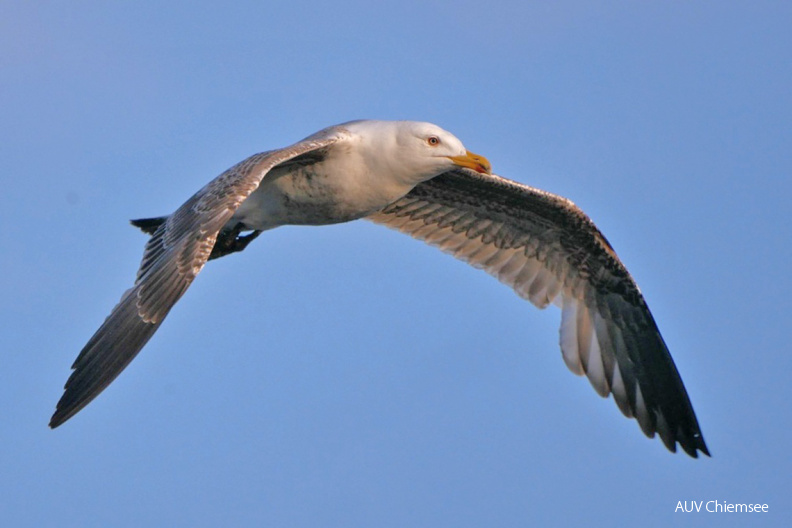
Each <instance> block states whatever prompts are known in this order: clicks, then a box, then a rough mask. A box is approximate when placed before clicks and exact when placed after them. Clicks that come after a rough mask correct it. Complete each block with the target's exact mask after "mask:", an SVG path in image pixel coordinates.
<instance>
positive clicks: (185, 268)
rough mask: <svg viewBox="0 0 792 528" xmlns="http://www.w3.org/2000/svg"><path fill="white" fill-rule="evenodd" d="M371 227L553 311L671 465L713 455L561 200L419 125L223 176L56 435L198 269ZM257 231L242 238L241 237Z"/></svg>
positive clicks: (172, 219)
mask: <svg viewBox="0 0 792 528" xmlns="http://www.w3.org/2000/svg"><path fill="white" fill-rule="evenodd" d="M359 218H366V219H369V220H371V221H374V222H376V223H380V224H383V225H387V226H389V227H392V228H394V229H398V230H400V231H402V232H405V233H407V234H410V235H412V236H413V237H415V238H418V239H421V240H424V241H426V242H427V243H429V244H431V245H434V246H436V247H438V248H440V249H442V250H443V251H446V252H448V253H451V254H452V255H454V256H456V257H457V258H460V259H462V260H464V261H466V262H469V263H470V264H472V265H474V266H476V267H479V268H482V269H484V270H485V271H487V272H488V273H490V274H491V275H493V276H495V277H497V278H498V279H499V280H500V281H502V282H504V283H506V284H508V285H509V286H511V287H512V288H514V290H515V291H516V292H517V293H518V294H519V295H521V296H522V297H524V298H526V299H528V300H530V301H531V302H532V303H534V304H535V305H537V306H539V307H544V306H547V305H548V304H550V303H554V304H556V305H558V306H560V307H561V309H562V324H561V341H560V342H561V349H562V353H563V357H564V360H565V362H566V364H567V366H568V367H569V368H570V369H571V370H572V371H573V372H575V373H577V374H586V375H587V376H588V377H589V379H590V381H591V383H592V385H593V386H594V388H595V390H596V391H597V392H598V393H599V394H600V395H602V396H607V395H608V394H613V396H614V399H615V400H616V403H617V404H618V406H619V408H620V409H621V411H622V412H623V413H624V414H625V415H627V416H629V417H635V418H636V419H637V420H638V422H639V424H640V426H641V429H642V430H643V431H644V433H646V434H647V435H648V436H653V435H654V433H655V432H657V433H659V435H660V437H661V438H662V440H663V442H664V443H665V445H666V446H667V447H668V448H669V449H671V450H672V451H674V450H675V448H676V443H677V442H678V443H679V444H680V445H681V446H682V447H683V449H684V450H685V451H686V452H687V453H688V454H690V455H691V456H697V451H701V452H703V453H705V454H708V451H707V448H706V445H705V444H704V440H703V437H702V436H701V432H700V430H699V427H698V423H697V421H696V417H695V414H694V413H693V409H692V406H691V405H690V401H689V399H688V397H687V393H686V391H685V388H684V385H683V384H682V381H681V379H680V378H679V375H678V373H677V371H676V368H675V367H674V364H673V361H672V359H671V356H670V354H669V353H668V350H667V348H666V346H665V343H664V342H663V340H662V337H661V336H660V333H659V331H658V330H657V326H656V324H655V322H654V319H653V318H652V316H651V313H650V312H649V310H648V308H647V307H646V304H645V302H644V300H643V297H642V295H641V293H640V291H639V290H638V287H637V286H636V285H635V282H634V281H633V280H632V278H631V277H630V275H629V273H628V272H627V270H626V269H625V268H624V266H623V265H622V264H621V262H620V261H619V259H618V257H617V256H616V254H615V252H614V251H613V249H612V248H611V247H610V245H609V244H608V242H607V241H606V240H605V238H604V237H603V236H602V234H601V233H600V232H599V230H597V228H596V227H595V226H594V224H593V223H592V222H591V220H589V219H588V217H587V216H586V215H585V214H583V213H582V212H581V211H580V210H579V209H578V208H577V207H575V206H574V204H572V203H571V202H569V201H568V200H565V199H563V198H560V197H557V196H554V195H551V194H549V193H545V192H543V191H539V190H537V189H532V188H530V187H527V186H524V185H520V184H517V183H515V182H511V181H509V180H506V179H503V178H500V177H498V176H493V175H491V169H490V165H489V162H488V161H487V160H486V159H484V158H482V157H480V156H477V155H475V154H472V153H470V152H469V151H467V150H466V149H465V148H464V146H463V145H462V143H461V142H460V141H459V140H458V139H457V138H456V137H454V136H453V135H451V134H450V133H448V132H446V131H444V130H442V129H441V128H439V127H437V126H435V125H432V124H429V123H417V122H409V121H401V122H387V121H353V122H349V123H345V124H342V125H338V126H334V127H329V128H327V129H324V130H322V131H320V132H317V133H316V134H314V135H312V136H309V137H308V138H306V139H305V140H303V141H300V142H298V143H296V144H294V145H292V146H290V147H287V148H284V149H280V150H273V151H268V152H264V153H261V154H256V155H254V156H251V157H250V158H248V159H246V160H244V161H242V162H241V163H239V164H237V165H236V166H234V167H232V168H231V169H229V170H228V171H226V172H224V173H223V174H221V175H220V176H218V177H217V178H215V179H214V180H213V181H212V182H210V183H209V184H208V185H207V186H205V187H204V188H203V189H201V190H200V191H199V192H198V193H196V194H195V195H194V196H193V197H191V198H190V199H189V200H187V202H185V204H183V205H182V206H181V207H180V208H179V209H177V210H176V211H175V212H174V213H173V214H172V215H169V216H167V217H161V218H154V219H144V220H138V221H133V223H134V224H135V225H137V226H138V227H140V228H141V229H143V230H144V231H146V232H147V233H149V234H151V235H152V237H151V239H150V240H149V242H148V244H147V245H146V251H145V253H144V256H143V261H142V263H141V267H140V271H139V272H138V276H137V280H136V281H135V285H134V286H133V287H132V288H131V289H130V290H128V291H127V292H126V293H125V294H124V296H123V297H122V299H121V302H120V303H119V304H118V306H116V308H115V309H114V310H113V312H112V313H111V314H110V316H109V317H108V318H107V320H106V321H105V323H104V324H103V325H102V326H101V327H100V328H99V330H97V332H96V334H94V336H93V337H92V338H91V340H89V342H88V344H87V345H86V346H85V347H84V348H83V350H82V352H81V353H80V355H79V356H78V358H77V360H76V361H75V363H74V365H73V369H74V372H73V373H72V376H71V377H70V378H69V380H68V382H67V384H66V392H65V393H64V395H63V397H62V398H61V400H60V402H59V403H58V408H57V410H56V412H55V414H54V415H53V417H52V420H51V422H50V426H52V427H57V426H58V425H60V424H61V423H63V422H64V421H66V420H68V419H69V418H70V417H71V416H73V415H74V414H76V413H77V412H78V411H79V410H80V409H82V408H83V407H84V406H85V405H87V404H88V403H89V402H90V401H91V400H92V399H93V398H94V397H96V396H97V395H98V394H99V393H100V392H101V391H102V390H103V389H104V388H105V387H107V385H109V384H110V382H112V380H113V379H115V377H116V376H117V375H118V374H119V373H120V372H121V371H122V370H123V369H124V368H125V367H126V365H127V364H128V363H129V362H130V361H131V360H132V359H133V358H134V357H135V355H137V353H138V352H139V351H140V349H142V348H143V346H144V345H145V344H146V342H147V341H148V339H149V338H150V337H151V336H152V335H153V334H154V332H155V331H156V329H157V328H158V327H159V325H160V324H161V323H162V321H163V319H164V318H165V316H166V315H167V313H168V312H169V311H170V309H171V308H172V307H173V305H174V304H175V303H176V302H177V301H178V300H179V298H180V297H181V296H182V295H183V293H184V291H185V290H186V289H187V287H188V286H189V284H190V283H191V282H192V280H193V279H194V278H195V276H196V275H197V274H198V272H200V270H201V269H202V268H203V266H204V264H205V263H206V261H207V260H209V259H211V258H217V257H221V256H224V255H227V254H229V253H233V252H236V251H241V250H242V249H244V248H245V247H246V246H247V244H249V243H250V242H251V241H252V240H253V239H254V238H255V237H256V236H257V235H258V234H259V233H260V232H262V231H265V230H268V229H272V228H275V227H278V226H281V225H286V224H292V225H325V224H333V223H339V222H347V221H350V220H356V219H359ZM248 231H252V233H251V234H247V235H243V234H242V233H243V232H248Z"/></svg>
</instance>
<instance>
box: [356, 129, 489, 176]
mask: <svg viewBox="0 0 792 528" xmlns="http://www.w3.org/2000/svg"><path fill="white" fill-rule="evenodd" d="M343 126H344V128H346V129H347V130H349V131H350V132H352V134H353V135H355V136H356V137H357V139H358V141H359V143H360V146H361V148H362V151H363V152H364V153H365V154H364V155H365V157H366V158H367V161H368V163H369V165H370V166H371V168H372V170H376V171H387V172H388V173H390V174H393V175H394V176H395V175H399V176H400V177H401V178H400V179H403V180H405V181H411V182H412V183H413V184H417V183H420V182H422V181H426V180H429V179H432V178H434V177H435V176H437V175H439V174H442V173H444V172H447V171H449V170H452V169H454V168H456V167H465V168H468V169H472V170H474V171H476V172H480V173H483V174H491V173H492V167H491V166H490V163H489V161H487V158H485V157H484V156H479V155H477V154H473V153H472V152H470V151H469V150H467V149H466V148H465V146H464V145H463V144H462V142H461V141H460V140H459V139H458V138H457V137H456V136H455V135H453V134H452V133H450V132H448V131H446V130H443V129H442V128H440V127H439V126H437V125H433V124H432V123H423V122H418V121H355V122H352V123H347V124H346V125H343Z"/></svg>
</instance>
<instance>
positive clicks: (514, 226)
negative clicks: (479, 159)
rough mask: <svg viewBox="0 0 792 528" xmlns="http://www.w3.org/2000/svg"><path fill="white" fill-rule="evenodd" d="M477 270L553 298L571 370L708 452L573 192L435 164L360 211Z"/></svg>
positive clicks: (691, 449) (632, 296)
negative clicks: (392, 197) (431, 171)
mask: <svg viewBox="0 0 792 528" xmlns="http://www.w3.org/2000/svg"><path fill="white" fill-rule="evenodd" d="M368 219H369V220H372V221H374V222H376V223H379V224H383V225H386V226H388V227H391V228H394V229H397V230H399V231H402V232H404V233H407V234H409V235H412V236H413V237H415V238H417V239H420V240H423V241H425V242H427V243H429V244H431V245H433V246H435V247H438V248H440V249H442V250H443V251H445V252H447V253H450V254H451V255H454V256H455V257H457V258H459V259H462V260H464V261H466V262H468V263H469V264H471V265H473V266H475V267H477V268H481V269H483V270H485V271H486V272H487V273H489V274H491V275H493V276H495V277H496V278H497V279H498V280H500V281H501V282H503V283H505V284H507V285H509V286H511V287H512V288H513V289H514V290H515V291H516V292H517V294H519V295H520V296H521V297H523V298H526V299H528V300H529V301H531V302H532V303H533V304H535V305H536V306H538V307H540V308H544V307H546V306H547V305H548V304H550V303H553V304H556V305H558V306H560V307H561V310H562V312H561V313H562V315H561V331H560V344H561V351H562V355H563V358H564V361H565V363H566V364H567V366H568V367H569V368H570V370H572V371H573V372H574V373H576V374H579V375H582V374H586V375H587V376H588V379H589V380H590V381H591V384H592V386H593V387H594V389H595V390H596V391H597V393H599V394H600V395H601V396H603V397H606V396H608V395H609V394H613V397H614V400H615V401H616V404H617V405H618V407H619V409H620V410H621V411H622V413H624V415H625V416H627V417H634V418H635V419H636V420H637V421H638V423H639V425H640V427H641V429H642V430H643V432H644V433H645V434H646V435H647V436H649V437H653V436H654V434H655V433H658V434H659V436H660V438H661V439H662V441H663V443H664V444H665V446H666V447H667V448H668V449H669V450H671V451H673V452H675V451H676V443H677V442H679V444H680V445H681V447H682V449H684V450H685V452H686V453H688V454H689V455H691V456H693V457H697V455H698V453H697V451H701V452H702V453H704V454H707V455H709V452H708V450H707V446H706V444H705V443H704V438H703V437H702V435H701V431H700V429H699V425H698V422H697V420H696V415H695V413H694V412H693V407H692V405H691V403H690V400H689V398H688V395H687V392H686V390H685V387H684V385H683V384H682V379H681V378H680V377H679V373H678V372H677V369H676V367H675V366H674V362H673V360H672V359H671V355H670V354H669V352H668V348H667V347H666V345H665V342H664V341H663V338H662V336H661V335H660V331H659V330H658V328H657V325H656V324H655V321H654V318H653V317H652V314H651V313H650V311H649V308H648V307H647V305H646V302H645V301H644V299H643V296H642V295H641V292H640V290H639V289H638V287H637V285H636V284H635V282H634V280H633V279H632V277H631V276H630V274H629V273H628V272H627V270H626V268H625V267H624V265H623V264H622V263H621V261H620V260H619V258H618V257H617V256H616V253H615V252H614V251H613V249H612V248H611V246H610V244H609V243H608V242H607V240H606V239H605V237H604V236H603V235H602V234H601V233H600V232H599V230H598V229H597V228H596V226H595V225H594V224H593V222H592V221H591V220H590V219H589V218H588V217H587V216H586V215H585V214H584V213H583V212H582V211H581V210H580V209H578V208H577V207H576V206H575V205H574V204H573V203H572V202H570V201H569V200H566V199H564V198H561V197H559V196H555V195H552V194H549V193H546V192H543V191H540V190H537V189H533V188H531V187H528V186H525V185H521V184H518V183H516V182H512V181H510V180H506V179H504V178H500V177H498V176H487V175H483V174H478V173H475V172H472V171H468V170H455V171H452V172H448V173H445V174H442V175H440V176H438V177H436V178H434V179H432V180H429V181H427V182H424V183H421V184H419V185H418V186H416V187H415V188H414V189H413V190H412V191H411V192H410V193H409V194H407V195H406V196H405V197H404V198H402V199H400V200H398V201H397V202H395V203H393V204H391V205H389V206H387V207H386V208H384V209H383V210H382V211H380V212H378V213H376V214H374V215H371V216H369V217H368Z"/></svg>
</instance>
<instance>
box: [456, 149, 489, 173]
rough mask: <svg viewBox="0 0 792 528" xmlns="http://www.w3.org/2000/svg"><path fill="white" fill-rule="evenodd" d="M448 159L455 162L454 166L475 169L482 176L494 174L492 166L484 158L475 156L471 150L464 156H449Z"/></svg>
mask: <svg viewBox="0 0 792 528" xmlns="http://www.w3.org/2000/svg"><path fill="white" fill-rule="evenodd" d="M448 159H450V160H451V161H453V162H454V165H459V166H460V167H465V168H468V169H473V170H474V171H476V172H480V173H482V174H492V165H490V162H489V161H488V160H487V158H485V157H484V156H479V155H478V154H473V153H472V152H470V151H469V150H467V151H465V155H464V156H448Z"/></svg>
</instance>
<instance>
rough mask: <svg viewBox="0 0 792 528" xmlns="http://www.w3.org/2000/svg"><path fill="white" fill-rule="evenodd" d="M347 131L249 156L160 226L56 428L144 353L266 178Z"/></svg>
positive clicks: (92, 347) (92, 345)
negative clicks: (236, 214)
mask: <svg viewBox="0 0 792 528" xmlns="http://www.w3.org/2000/svg"><path fill="white" fill-rule="evenodd" d="M343 133H344V131H343V129H336V128H330V129H325V130H323V131H320V132H318V133H316V134H314V135H313V136H310V137H308V138H306V139H304V140H303V141H300V142H298V143H295V144H294V145H292V146H290V147H287V148H284V149H280V150H273V151H268V152H262V153H260V154H256V155H253V156H251V157H249V158H247V159H245V160H244V161H242V162H240V163H238V164H237V165H235V166H233V167H231V168H230V169H228V170H227V171H225V172H224V173H222V174H221V175H220V176H218V177H217V178H215V179H214V180H212V181H211V182H209V184H207V185H206V186H205V187H204V188H203V189H201V190H200V191H198V192H197V193H196V194H195V195H193V196H192V197H191V198H190V199H189V200H187V201H186V202H185V203H184V204H183V205H182V206H181V207H179V208H178V209H177V210H176V212H174V213H173V214H172V215H170V216H169V217H168V219H167V220H166V221H165V222H164V223H162V225H160V226H159V227H158V228H157V230H156V231H155V232H154V234H153V235H152V237H151V238H150V239H149V241H148V243H147V244H146V248H145V251H144V253H143V259H142V262H141V264H140V269H139V271H138V273H137V279H136V281H135V284H134V286H133V287H132V288H131V289H129V290H127V291H126V293H124V295H123V296H122V297H121V301H120V302H119V303H118V305H117V306H116V307H115V308H114V309H113V311H112V312H111V313H110V315H109V316H108V318H107V319H106V320H105V322H104V323H103V324H102V326H100V327H99V329H98V330H97V331H96V333H95V334H94V335H93V337H92V338H91V339H90V340H89V341H88V343H87V344H86V345H85V347H84V348H83V349H82V351H81V352H80V354H79V356H78V357H77V359H76V360H75V362H74V364H73V365H72V369H73V372H72V374H71V376H70V377H69V379H68V381H67V382H66V385H65V391H64V394H63V396H62V397H61V399H60V401H59V402H58V404H57V407H56V410H55V413H54V414H53V416H52V419H51V420H50V427H52V428H55V427H58V426H59V425H61V424H62V423H63V422H65V421H66V420H68V419H69V418H71V417H72V416H74V415H75V414H76V413H77V412H79V411H80V409H82V408H83V407H85V406H86V405H87V404H88V403H89V402H90V401H91V400H93V399H94V398H95V397H96V396H98V395H99V393H101V392H102V390H104V389H105V388H106V387H107V386H108V385H109V384H110V383H111V382H112V381H113V380H114V379H115V378H116V377H117V376H118V375H119V374H120V373H121V371H122V370H124V368H126V366H127V365H128V364H129V363H130V362H131V361H132V359H134V357H135V356H136V355H137V354H138V352H140V350H141V349H142V348H143V346H145V344H146V343H147V342H148V340H149V339H150V338H151V336H152V335H154V332H156V331H157V328H159V326H160V324H162V321H163V320H164V319H165V317H166V316H167V315H168V312H170V310H171V308H172V307H173V306H174V305H175V304H176V302H177V301H178V300H179V299H180V298H181V296H182V295H184V292H185V291H186V290H187V288H188V287H189V286H190V284H191V283H192V281H193V279H195V277H196V275H198V273H199V272H200V271H201V269H202V268H203V266H204V264H206V261H207V260H208V258H209V255H210V254H211V252H212V248H213V247H214V244H215V241H216V239H217V235H218V232H219V231H220V230H221V229H222V228H223V226H224V225H225V224H226V222H228V221H229V220H230V219H231V216H233V214H234V211H236V209H237V208H238V207H239V205H240V204H241V203H242V202H243V201H244V200H245V199H246V198H247V197H248V196H249V195H250V193H252V192H253V191H254V190H255V189H256V188H257V187H258V185H259V183H261V180H262V178H264V177H265V176H266V174H267V173H268V172H269V171H270V170H271V169H272V168H273V167H275V166H277V165H279V164H282V163H284V162H289V161H290V160H293V159H295V158H297V157H298V156H302V155H304V154H311V155H313V153H315V152H316V151H319V150H321V149H324V148H327V147H329V146H331V145H332V144H333V143H335V142H336V141H338V139H339V137H340V135H341V134H343Z"/></svg>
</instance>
